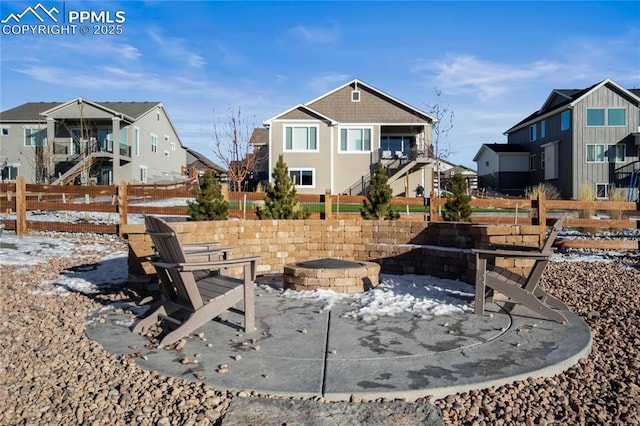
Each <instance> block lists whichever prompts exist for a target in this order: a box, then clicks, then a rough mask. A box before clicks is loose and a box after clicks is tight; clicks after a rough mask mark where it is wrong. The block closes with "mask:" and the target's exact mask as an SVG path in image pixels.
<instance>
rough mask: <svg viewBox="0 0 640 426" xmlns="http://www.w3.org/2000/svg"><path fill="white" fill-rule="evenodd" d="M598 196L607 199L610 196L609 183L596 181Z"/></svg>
mask: <svg viewBox="0 0 640 426" xmlns="http://www.w3.org/2000/svg"><path fill="white" fill-rule="evenodd" d="M596 198H601V199H605V200H606V199H607V198H609V184H608V183H596Z"/></svg>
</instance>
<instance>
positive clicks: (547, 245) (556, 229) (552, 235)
mask: <svg viewBox="0 0 640 426" xmlns="http://www.w3.org/2000/svg"><path fill="white" fill-rule="evenodd" d="M566 218H567V215H563V216H561V217H560V219H557V220H556V221H555V223H554V224H553V226H552V227H551V231H549V235H547V240H546V241H545V242H544V246H542V253H549V252H551V248H552V247H553V242H554V241H555V240H556V237H557V236H558V234H559V233H560V231H561V230H562V227H563V226H564V221H565V219H566Z"/></svg>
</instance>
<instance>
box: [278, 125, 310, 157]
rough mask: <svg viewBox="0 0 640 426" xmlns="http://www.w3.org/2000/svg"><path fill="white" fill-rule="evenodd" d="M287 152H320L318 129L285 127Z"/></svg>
mask: <svg viewBox="0 0 640 426" xmlns="http://www.w3.org/2000/svg"><path fill="white" fill-rule="evenodd" d="M284 135H285V136H284V137H285V141H284V150H285V151H318V127H316V126H285V131H284Z"/></svg>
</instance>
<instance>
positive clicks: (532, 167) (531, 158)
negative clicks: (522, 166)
mask: <svg viewBox="0 0 640 426" xmlns="http://www.w3.org/2000/svg"><path fill="white" fill-rule="evenodd" d="M536 160H537V156H536V155H535V154H533V155H530V156H529V171H534V170H535V169H536Z"/></svg>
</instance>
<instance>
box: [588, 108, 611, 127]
mask: <svg viewBox="0 0 640 426" xmlns="http://www.w3.org/2000/svg"><path fill="white" fill-rule="evenodd" d="M596 109H597V110H602V111H603V113H604V118H603V120H602V124H589V111H591V110H596ZM584 125H585V127H606V126H607V109H606V108H596V107H593V108H586V109H585V111H584Z"/></svg>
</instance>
